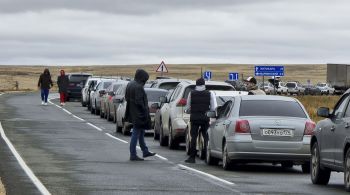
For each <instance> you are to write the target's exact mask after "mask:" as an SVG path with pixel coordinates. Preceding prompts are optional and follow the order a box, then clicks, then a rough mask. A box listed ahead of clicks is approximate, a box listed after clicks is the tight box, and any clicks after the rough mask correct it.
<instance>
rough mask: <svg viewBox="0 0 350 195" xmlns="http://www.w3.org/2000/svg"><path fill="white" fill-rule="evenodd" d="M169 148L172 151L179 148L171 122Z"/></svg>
mask: <svg viewBox="0 0 350 195" xmlns="http://www.w3.org/2000/svg"><path fill="white" fill-rule="evenodd" d="M168 146H169V149H170V150H175V149H177V148H178V147H179V143H178V141H177V139H176V138H174V137H173V127H172V125H171V122H169V136H168Z"/></svg>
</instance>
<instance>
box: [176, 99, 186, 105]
mask: <svg viewBox="0 0 350 195" xmlns="http://www.w3.org/2000/svg"><path fill="white" fill-rule="evenodd" d="M186 104H187V100H186V99H185V98H182V99H180V100H179V102H178V103H177V104H176V106H177V107H182V106H186Z"/></svg>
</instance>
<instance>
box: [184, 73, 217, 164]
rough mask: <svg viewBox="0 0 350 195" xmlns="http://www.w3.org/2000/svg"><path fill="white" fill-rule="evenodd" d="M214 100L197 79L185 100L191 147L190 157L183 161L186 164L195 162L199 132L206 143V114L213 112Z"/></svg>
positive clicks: (207, 124)
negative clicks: (193, 88)
mask: <svg viewBox="0 0 350 195" xmlns="http://www.w3.org/2000/svg"><path fill="white" fill-rule="evenodd" d="M215 108H216V100H215V95H214V94H213V93H211V92H210V91H208V90H206V88H205V81H204V79H203V78H199V79H197V81H196V88H195V90H193V91H191V93H190V94H189V96H188V98H187V108H186V111H187V113H190V114H191V115H190V122H191V132H190V133H191V145H190V157H189V158H188V159H187V160H185V162H186V163H195V162H196V153H197V150H196V145H197V137H198V133H199V130H200V131H201V133H202V136H203V138H204V143H205V144H204V146H205V147H206V143H207V140H208V138H207V130H208V127H209V118H208V117H207V115H206V113H207V112H208V111H209V110H212V111H215Z"/></svg>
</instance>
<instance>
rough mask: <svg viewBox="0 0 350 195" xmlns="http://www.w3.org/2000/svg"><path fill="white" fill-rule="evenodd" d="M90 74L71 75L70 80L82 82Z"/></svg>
mask: <svg viewBox="0 0 350 195" xmlns="http://www.w3.org/2000/svg"><path fill="white" fill-rule="evenodd" d="M89 77H90V75H70V77H69V82H72V83H80V82H82V81H83V82H85V81H86V80H87V79H88V78H89Z"/></svg>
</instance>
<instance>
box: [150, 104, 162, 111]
mask: <svg viewBox="0 0 350 195" xmlns="http://www.w3.org/2000/svg"><path fill="white" fill-rule="evenodd" d="M151 108H152V109H155V110H157V109H159V108H160V104H159V103H153V104H152V105H151Z"/></svg>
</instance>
